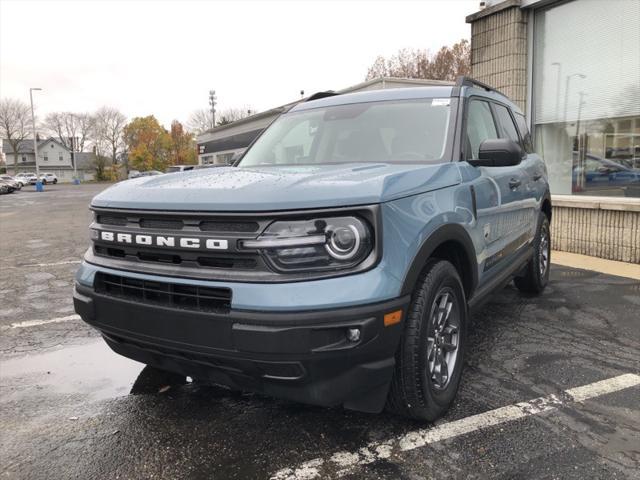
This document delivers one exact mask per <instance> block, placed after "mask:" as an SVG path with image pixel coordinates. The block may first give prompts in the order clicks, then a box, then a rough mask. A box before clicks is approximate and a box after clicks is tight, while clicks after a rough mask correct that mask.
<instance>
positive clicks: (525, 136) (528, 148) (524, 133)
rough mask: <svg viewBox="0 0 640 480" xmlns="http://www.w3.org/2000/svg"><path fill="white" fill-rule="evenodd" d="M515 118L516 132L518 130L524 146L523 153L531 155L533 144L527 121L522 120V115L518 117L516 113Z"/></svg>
mask: <svg viewBox="0 0 640 480" xmlns="http://www.w3.org/2000/svg"><path fill="white" fill-rule="evenodd" d="M515 117H516V123H517V124H518V130H520V136H521V137H522V143H523V144H524V151H525V152H527V153H533V142H532V141H531V133H529V128H528V127H527V121H526V120H525V119H524V115H520V114H519V113H516V114H515Z"/></svg>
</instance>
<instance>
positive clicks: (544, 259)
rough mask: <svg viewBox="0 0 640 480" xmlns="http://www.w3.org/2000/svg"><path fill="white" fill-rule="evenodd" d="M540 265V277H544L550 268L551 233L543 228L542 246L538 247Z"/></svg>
mask: <svg viewBox="0 0 640 480" xmlns="http://www.w3.org/2000/svg"><path fill="white" fill-rule="evenodd" d="M538 264H539V267H540V276H541V277H544V275H545V273H546V272H547V268H548V267H549V231H548V230H547V228H546V227H543V228H542V230H541V231H540V246H539V247H538Z"/></svg>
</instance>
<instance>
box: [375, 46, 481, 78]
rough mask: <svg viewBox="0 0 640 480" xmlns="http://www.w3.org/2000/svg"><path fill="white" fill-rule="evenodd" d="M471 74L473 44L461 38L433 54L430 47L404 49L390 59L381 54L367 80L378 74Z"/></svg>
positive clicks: (412, 75)
mask: <svg viewBox="0 0 640 480" xmlns="http://www.w3.org/2000/svg"><path fill="white" fill-rule="evenodd" d="M470 73H471V46H470V44H469V41H468V40H465V39H463V40H460V42H458V43H456V44H455V45H453V46H451V47H446V46H445V47H442V48H441V49H440V50H438V52H437V53H436V54H434V55H432V54H430V53H429V52H428V51H427V50H420V49H402V50H399V51H398V53H396V54H395V55H392V56H391V57H389V58H385V57H382V56H379V57H377V58H376V59H375V61H374V62H373V64H372V65H371V67H369V70H368V71H367V77H366V79H367V80H372V79H374V78H379V77H398V78H423V79H429V80H451V81H452V80H455V79H456V77H458V76H459V75H469V74H470Z"/></svg>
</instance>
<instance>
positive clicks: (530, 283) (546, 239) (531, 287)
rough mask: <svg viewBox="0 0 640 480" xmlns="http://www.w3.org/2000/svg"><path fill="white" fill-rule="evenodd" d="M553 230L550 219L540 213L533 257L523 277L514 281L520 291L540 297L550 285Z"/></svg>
mask: <svg viewBox="0 0 640 480" xmlns="http://www.w3.org/2000/svg"><path fill="white" fill-rule="evenodd" d="M550 267H551V230H550V228H549V219H548V218H547V216H546V215H545V214H544V213H542V212H540V217H539V220H538V231H537V233H536V238H535V240H534V242H533V257H531V260H529V262H528V263H527V266H526V267H525V270H524V273H523V274H522V276H519V277H516V278H514V279H513V283H515V285H516V287H517V288H518V290H520V291H521V292H524V293H531V294H534V295H540V294H541V293H542V292H543V291H544V289H545V287H546V286H547V283H549V270H551V268H550Z"/></svg>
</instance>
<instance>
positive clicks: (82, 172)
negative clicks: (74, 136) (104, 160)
mask: <svg viewBox="0 0 640 480" xmlns="http://www.w3.org/2000/svg"><path fill="white" fill-rule="evenodd" d="M2 151H3V153H4V154H5V158H6V162H7V171H9V172H13V173H20V172H33V173H35V171H36V163H35V156H34V152H33V140H31V139H27V140H23V141H22V142H20V144H19V146H18V155H17V158H16V156H15V155H14V151H13V148H12V147H11V144H10V143H9V141H7V140H2ZM71 153H72V152H71V150H70V149H69V148H67V147H66V146H65V145H64V144H62V143H61V142H60V141H59V140H57V139H55V138H53V137H49V138H47V139H46V140H38V167H39V168H40V172H43V173H55V174H56V175H57V177H58V179H59V180H60V181H61V182H70V181H72V180H73V177H74V168H73V158H75V161H76V166H77V175H78V178H79V179H80V180H93V179H94V176H95V159H96V156H95V153H93V152H75V153H74V154H73V158H72V155H71ZM14 162H15V163H14Z"/></svg>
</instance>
